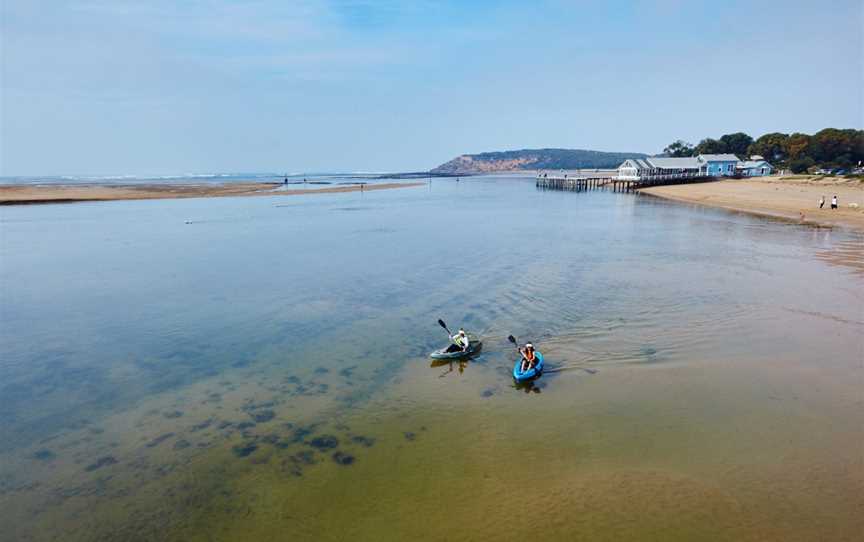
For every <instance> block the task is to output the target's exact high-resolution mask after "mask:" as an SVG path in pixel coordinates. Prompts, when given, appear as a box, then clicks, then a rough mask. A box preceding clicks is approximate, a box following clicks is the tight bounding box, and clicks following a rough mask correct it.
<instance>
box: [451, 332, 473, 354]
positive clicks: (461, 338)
mask: <svg viewBox="0 0 864 542" xmlns="http://www.w3.org/2000/svg"><path fill="white" fill-rule="evenodd" d="M450 340H451V341H453V344H455V345H456V346H458V347H459V348H461V349H462V351H463V352H467V351H468V347H469V346H470V345H471V340H470V339H468V335H466V334H465V330H464V329H462V328H461V327H460V328H459V332H458V333H456V334H455V335H453V336H452V337H450Z"/></svg>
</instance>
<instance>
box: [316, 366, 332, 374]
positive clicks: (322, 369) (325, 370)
mask: <svg viewBox="0 0 864 542" xmlns="http://www.w3.org/2000/svg"><path fill="white" fill-rule="evenodd" d="M329 372H330V369H328V368H327V367H318V368H317V369H315V374H319V375H323V374H327V373H329Z"/></svg>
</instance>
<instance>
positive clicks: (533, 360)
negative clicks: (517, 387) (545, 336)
mask: <svg viewBox="0 0 864 542" xmlns="http://www.w3.org/2000/svg"><path fill="white" fill-rule="evenodd" d="M519 352H520V353H521V354H522V366H521V367H520V368H519V371H520V372H522V373H524V372H525V371H527V370H528V369H531V368H532V367H534V365H536V364H537V355H536V354H535V353H534V345H533V344H531V343H526V344H525V348H520V349H519Z"/></svg>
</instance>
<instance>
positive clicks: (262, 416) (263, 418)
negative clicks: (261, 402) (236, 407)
mask: <svg viewBox="0 0 864 542" xmlns="http://www.w3.org/2000/svg"><path fill="white" fill-rule="evenodd" d="M249 415H250V416H252V419H253V420H255V423H265V422H269V421H270V420H272V419H273V418H275V417H276V413H275V412H273V411H272V410H262V411H260V412H251V413H250V414H249Z"/></svg>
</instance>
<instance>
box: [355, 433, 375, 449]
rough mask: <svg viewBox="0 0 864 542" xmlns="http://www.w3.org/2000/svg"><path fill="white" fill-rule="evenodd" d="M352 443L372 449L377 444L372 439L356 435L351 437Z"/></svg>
mask: <svg viewBox="0 0 864 542" xmlns="http://www.w3.org/2000/svg"><path fill="white" fill-rule="evenodd" d="M351 442H353V443H354V444H359V445H361V446H366V447H367V448H371V447H372V446H373V445H374V444H375V439H374V438H372V437H364V436H363V435H354V436H353V437H351Z"/></svg>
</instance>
